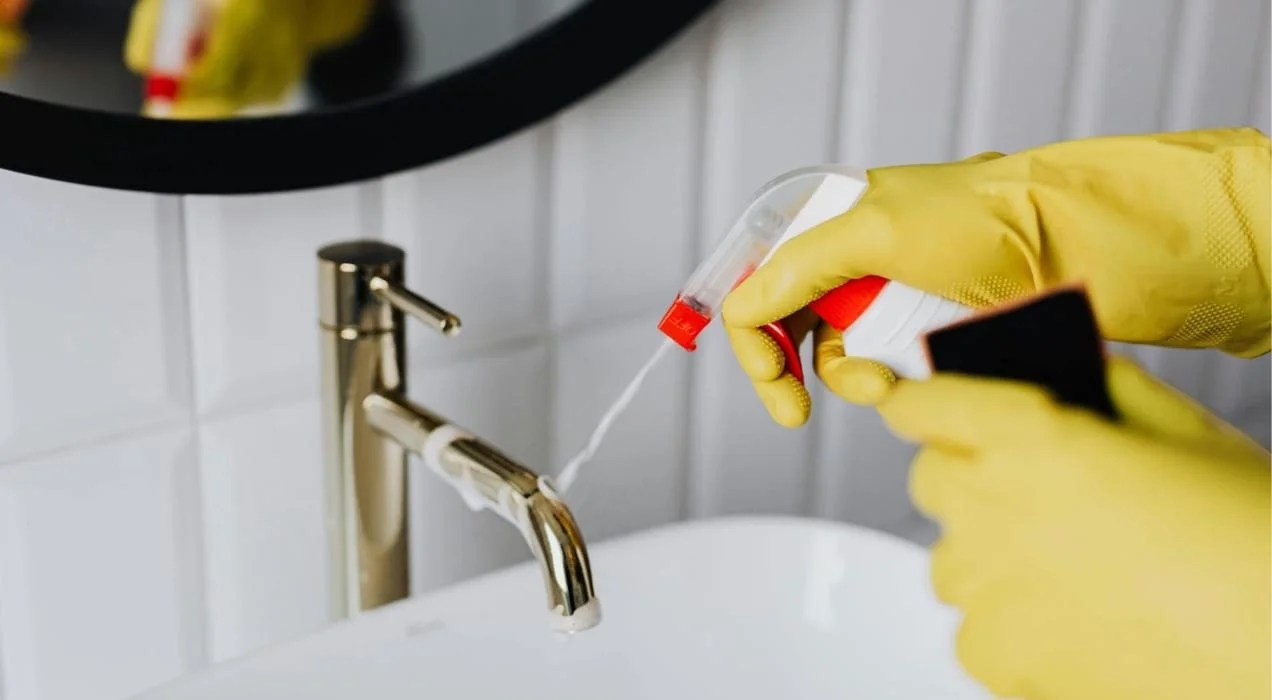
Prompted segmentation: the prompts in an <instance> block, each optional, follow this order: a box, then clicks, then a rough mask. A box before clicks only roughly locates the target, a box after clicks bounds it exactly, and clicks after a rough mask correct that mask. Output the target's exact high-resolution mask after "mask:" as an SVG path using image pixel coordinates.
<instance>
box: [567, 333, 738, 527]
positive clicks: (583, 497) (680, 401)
mask: <svg viewBox="0 0 1272 700" xmlns="http://www.w3.org/2000/svg"><path fill="white" fill-rule="evenodd" d="M660 311H661V310H660ZM657 322H658V313H651V314H647V315H643V316H641V317H640V318H638V319H637V320H634V321H630V322H625V323H621V324H616V325H607V326H604V327H600V328H595V329H591V330H587V331H581V332H578V333H575V334H571V335H569V336H566V337H564V338H562V339H561V341H560V348H559V352H558V355H557V358H556V367H555V371H554V374H555V376H556V405H555V407H554V411H553V414H554V416H555V421H554V424H553V425H552V431H553V449H552V463H553V464H554V465H557V466H555V467H554V468H553V472H554V473H555V471H556V470H557V469H559V468H560V466H561V465H564V464H565V462H566V461H567V460H569V459H570V458H571V457H573V456H574V455H575V453H576V452H578V450H579V449H581V448H582V447H583V446H584V445H585V444H586V443H587V440H588V438H589V437H590V435H591V433H592V429H593V428H594V427H595V426H596V422H597V420H599V419H600V417H601V415H602V414H603V413H604V412H605V411H606V410H607V409H608V408H609V407H610V405H611V404H612V403H613V402H614V399H616V398H618V395H619V394H620V393H621V392H622V391H623V389H624V388H625V387H626V386H627V383H628V382H629V381H630V380H631V378H632V376H633V375H635V374H636V371H637V370H638V369H640V367H641V366H642V365H643V364H644V363H645V362H646V360H648V359H649V356H650V354H651V353H652V352H653V351H654V349H655V348H656V347H657V346H658V343H659V342H661V341H660V340H659V338H660V336H658V335H657V331H655V330H654V327H655V326H656V324H657ZM687 361H688V358H687V357H686V355H685V353H683V352H681V351H679V350H676V349H674V348H673V349H671V350H670V351H669V352H668V354H667V355H666V356H664V357H663V359H662V362H661V364H660V365H659V366H658V367H655V368H654V370H653V371H652V372H651V373H650V374H649V375H648V376H647V377H646V379H645V385H644V387H643V388H642V389H641V391H640V393H639V394H637V396H636V398H635V399H634V400H633V401H632V403H631V405H630V406H628V408H627V412H626V413H625V414H623V416H622V417H621V418H620V419H619V420H618V421H616V422H615V423H614V425H613V427H612V429H611V430H610V433H609V436H608V437H607V438H606V441H605V443H604V444H603V445H602V446H601V448H600V450H599V451H598V452H597V454H596V456H595V458H594V459H593V461H592V462H591V463H589V464H588V465H586V466H584V467H583V469H582V471H581V472H580V474H579V478H578V481H577V482H575V485H574V488H573V489H572V490H571V491H570V493H569V494H568V495H567V496H566V500H567V501H568V502H569V504H570V507H571V508H572V509H573V510H574V514H575V516H576V517H577V518H578V520H579V522H580V524H581V527H582V528H583V533H584V534H585V535H586V536H587V537H588V539H589V541H593V542H595V541H598V540H601V539H604V538H608V537H612V536H614V535H619V534H623V533H627V532H632V531H634V530H639V529H641V528H646V527H651V526H653V525H659V524H662V523H667V522H671V521H673V520H677V519H679V518H680V517H681V515H682V500H683V489H684V480H685V440H686V430H685V425H686V410H685V404H686V396H687V391H686V389H687V387H686V381H687V380H688V371H687V370H688V367H687ZM722 410H726V409H722Z"/></svg>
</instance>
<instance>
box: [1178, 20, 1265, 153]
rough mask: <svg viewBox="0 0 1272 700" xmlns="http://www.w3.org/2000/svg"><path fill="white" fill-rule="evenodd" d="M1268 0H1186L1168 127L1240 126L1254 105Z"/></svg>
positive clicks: (1248, 117) (1180, 28)
mask: <svg viewBox="0 0 1272 700" xmlns="http://www.w3.org/2000/svg"><path fill="white" fill-rule="evenodd" d="M1267 7H1268V4H1267V2H1265V0H1227V1H1225V2H1199V1H1196V0H1194V1H1192V2H1185V3H1184V5H1183V12H1181V13H1180V14H1179V18H1180V22H1179V38H1178V42H1177V45H1176V55H1175V63H1174V84H1173V85H1172V89H1171V95H1170V97H1171V99H1170V100H1169V101H1168V103H1167V111H1166V119H1165V124H1166V128H1168V129H1171V130H1177V129H1197V128H1205V127H1219V126H1238V125H1242V124H1246V123H1248V121H1249V119H1250V113H1249V104H1250V99H1251V96H1252V94H1254V93H1256V92H1257V91H1255V90H1253V89H1252V88H1253V86H1254V80H1255V75H1256V74H1257V73H1258V68H1257V66H1258V62H1259V61H1260V60H1262V59H1263V58H1264V55H1261V51H1260V44H1259V41H1260V36H1261V34H1262V33H1264V32H1266V31H1267V23H1268V14H1267V13H1268V9H1267Z"/></svg>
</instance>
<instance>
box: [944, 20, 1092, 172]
mask: <svg viewBox="0 0 1272 700" xmlns="http://www.w3.org/2000/svg"><path fill="white" fill-rule="evenodd" d="M1074 5H1075V2H1074V0H975V2H973V3H972V6H971V34H970V36H969V38H968V41H969V42H970V52H969V54H968V61H967V65H966V67H965V70H966V71H967V73H966V78H965V80H966V86H967V88H966V89H967V91H966V93H965V94H964V96H963V100H964V102H963V112H962V115H961V116H960V121H961V124H962V128H961V133H960V136H959V144H958V145H959V151H960V154H961V155H971V154H972V153H978V152H981V151H988V150H997V151H1004V152H1012V151H1018V150H1020V149H1023V148H1028V147H1030V146H1037V145H1041V144H1044V143H1049V142H1052V141H1056V140H1058V139H1059V138H1060V137H1061V135H1062V126H1063V120H1064V114H1065V110H1066V104H1065V102H1066V98H1067V90H1066V88H1067V86H1068V75H1069V66H1070V63H1071V60H1072V59H1071V56H1072V54H1071V46H1072V37H1073V28H1074V17H1075V15H1074Z"/></svg>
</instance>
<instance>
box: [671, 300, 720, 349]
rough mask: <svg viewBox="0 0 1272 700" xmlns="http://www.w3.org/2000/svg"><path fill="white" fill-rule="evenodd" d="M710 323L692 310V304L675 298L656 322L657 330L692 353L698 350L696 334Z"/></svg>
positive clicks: (708, 318)
mask: <svg viewBox="0 0 1272 700" xmlns="http://www.w3.org/2000/svg"><path fill="white" fill-rule="evenodd" d="M710 322H711V317H710V316H708V315H706V314H705V313H702V312H701V311H699V310H698V309H696V308H694V304H692V303H691V302H688V301H685V299H684V298H683V297H680V296H677V297H676V300H675V301H673V302H671V306H669V307H667V313H665V314H663V317H662V320H661V321H659V322H658V330H660V331H662V332H663V335H665V336H667V337H668V338H671V339H672V340H674V341H675V342H676V344H677V345H679V346H680V347H682V348H684V349H686V350H688V351H690V352H693V351H694V350H696V349H698V345H697V343H695V342H694V341H696V340H697V338H698V334H699V333H701V332H702V329H703V328H706V327H707V324H708V323H710Z"/></svg>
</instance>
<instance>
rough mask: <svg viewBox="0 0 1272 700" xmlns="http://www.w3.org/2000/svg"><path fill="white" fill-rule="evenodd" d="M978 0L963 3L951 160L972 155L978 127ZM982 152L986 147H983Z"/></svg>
mask: <svg viewBox="0 0 1272 700" xmlns="http://www.w3.org/2000/svg"><path fill="white" fill-rule="evenodd" d="M983 9H984V8H983V7H982V6H981V3H980V2H979V0H965V2H964V3H963V23H962V27H961V28H960V32H959V40H960V45H959V58H958V88H957V89H956V91H955V93H954V104H953V105H951V107H952V111H953V115H954V116H953V118H952V119H950V132H949V135H948V136H947V137H946V138H947V139H948V140H949V147H948V148H947V149H946V150H947V154H948V156H949V158H948V159H949V160H959V159H962V158H968V157H970V156H972V155H975V154H973V153H971V152H970V151H971V150H972V147H971V142H972V135H973V133H974V131H975V128H976V125H975V124H974V123H973V122H974V119H973V118H972V117H973V112H974V111H975V109H976V108H975V104H976V99H975V98H973V97H972V95H971V92H972V88H973V86H979V84H980V80H978V77H977V76H976V75H974V73H975V68H976V65H977V64H978V63H979V62H978V61H977V60H976V58H975V54H976V43H977V42H976V41H974V39H975V36H974V35H975V34H976V32H977V31H978V29H977V28H978V27H979V26H980V22H979V21H978V15H979V14H980V13H981V12H982V11H983ZM982 150H983V147H982Z"/></svg>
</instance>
